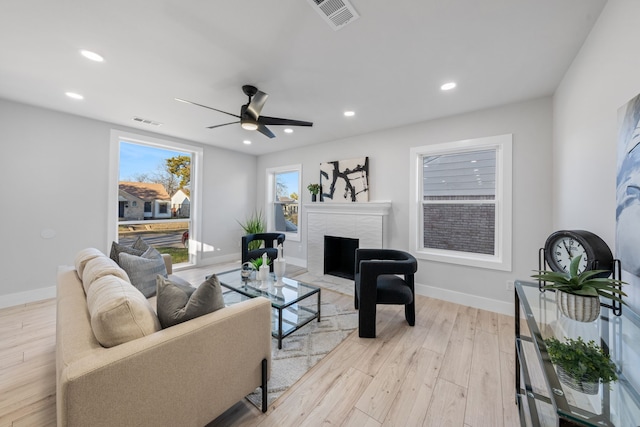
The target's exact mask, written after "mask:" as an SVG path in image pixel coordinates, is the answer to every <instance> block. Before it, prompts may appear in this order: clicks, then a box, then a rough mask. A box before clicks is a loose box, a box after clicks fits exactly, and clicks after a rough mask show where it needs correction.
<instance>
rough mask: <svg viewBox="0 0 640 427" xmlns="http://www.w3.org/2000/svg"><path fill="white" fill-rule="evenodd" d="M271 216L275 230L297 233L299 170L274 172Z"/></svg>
mask: <svg viewBox="0 0 640 427" xmlns="http://www.w3.org/2000/svg"><path fill="white" fill-rule="evenodd" d="M274 176H275V179H274V182H275V188H274V194H275V198H274V202H273V218H274V225H275V230H276V231H281V232H287V233H296V234H297V233H298V227H299V223H298V212H299V211H300V196H299V195H300V171H299V170H289V171H282V172H275V173H274Z"/></svg>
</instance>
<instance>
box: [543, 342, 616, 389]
mask: <svg viewBox="0 0 640 427" xmlns="http://www.w3.org/2000/svg"><path fill="white" fill-rule="evenodd" d="M544 343H545V345H546V346H547V352H548V353H549V357H550V358H551V363H553V364H554V365H555V366H556V368H557V372H558V378H559V379H560V381H561V382H562V383H563V384H565V385H566V386H568V387H570V388H572V389H573V390H577V391H579V392H582V393H587V394H596V393H598V385H599V384H600V383H601V382H602V383H609V382H611V381H615V380H617V379H618V376H617V374H616V365H615V364H614V363H613V362H612V361H611V358H610V357H609V355H608V354H606V353H605V352H604V350H603V349H602V348H601V347H599V346H598V345H596V343H595V342H594V341H593V340H591V341H589V342H585V341H584V340H583V339H582V338H581V337H578V339H576V340H574V339H571V338H567V340H566V341H565V342H560V341H559V340H558V339H557V338H555V337H552V338H547V339H546V340H544Z"/></svg>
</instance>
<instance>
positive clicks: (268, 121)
mask: <svg viewBox="0 0 640 427" xmlns="http://www.w3.org/2000/svg"><path fill="white" fill-rule="evenodd" d="M258 123H261V124H264V125H278V126H313V123H312V122H304V121H302V120H292V119H281V118H279V117H267V116H260V117H259V118H258Z"/></svg>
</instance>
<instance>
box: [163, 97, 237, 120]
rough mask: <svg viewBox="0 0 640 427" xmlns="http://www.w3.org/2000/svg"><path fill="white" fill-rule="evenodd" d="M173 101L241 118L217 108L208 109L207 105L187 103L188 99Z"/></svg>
mask: <svg viewBox="0 0 640 427" xmlns="http://www.w3.org/2000/svg"><path fill="white" fill-rule="evenodd" d="M173 99H175V100H176V101H180V102H184V103H185V104H192V105H197V106H198V107H202V108H208V109H209V110H213V111H217V112H218V113H224V114H228V115H230V116H233V117H237V118H240V116H238V115H237V114H232V113H227V112H226V111H222V110H218V109H217V108H213V107H207V106H206V105H202V104H198V103H195V102H192V101H187V100H186V99H181V98H173Z"/></svg>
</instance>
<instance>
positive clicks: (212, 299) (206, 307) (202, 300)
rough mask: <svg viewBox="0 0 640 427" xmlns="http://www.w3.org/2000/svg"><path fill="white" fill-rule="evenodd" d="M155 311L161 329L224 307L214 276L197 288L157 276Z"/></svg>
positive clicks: (220, 291)
mask: <svg viewBox="0 0 640 427" xmlns="http://www.w3.org/2000/svg"><path fill="white" fill-rule="evenodd" d="M156 280H157V285H158V295H157V302H156V304H157V311H158V319H159V320H160V325H161V326H162V327H163V328H168V327H169V326H173V325H177V324H178V323H182V322H186V321H187V320H191V319H194V318H196V317H198V316H202V315H205V314H207V313H212V312H214V311H216V310H219V309H221V308H223V307H224V300H223V299H222V288H221V287H220V282H219V281H218V278H217V277H216V276H215V275H212V276H211V277H209V278H208V279H207V280H205V281H204V282H202V284H201V285H200V286H198V287H197V288H194V287H190V286H184V285H183V284H180V283H176V282H175V281H174V280H172V279H169V278H166V277H163V276H160V275H158V276H157V279H156Z"/></svg>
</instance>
